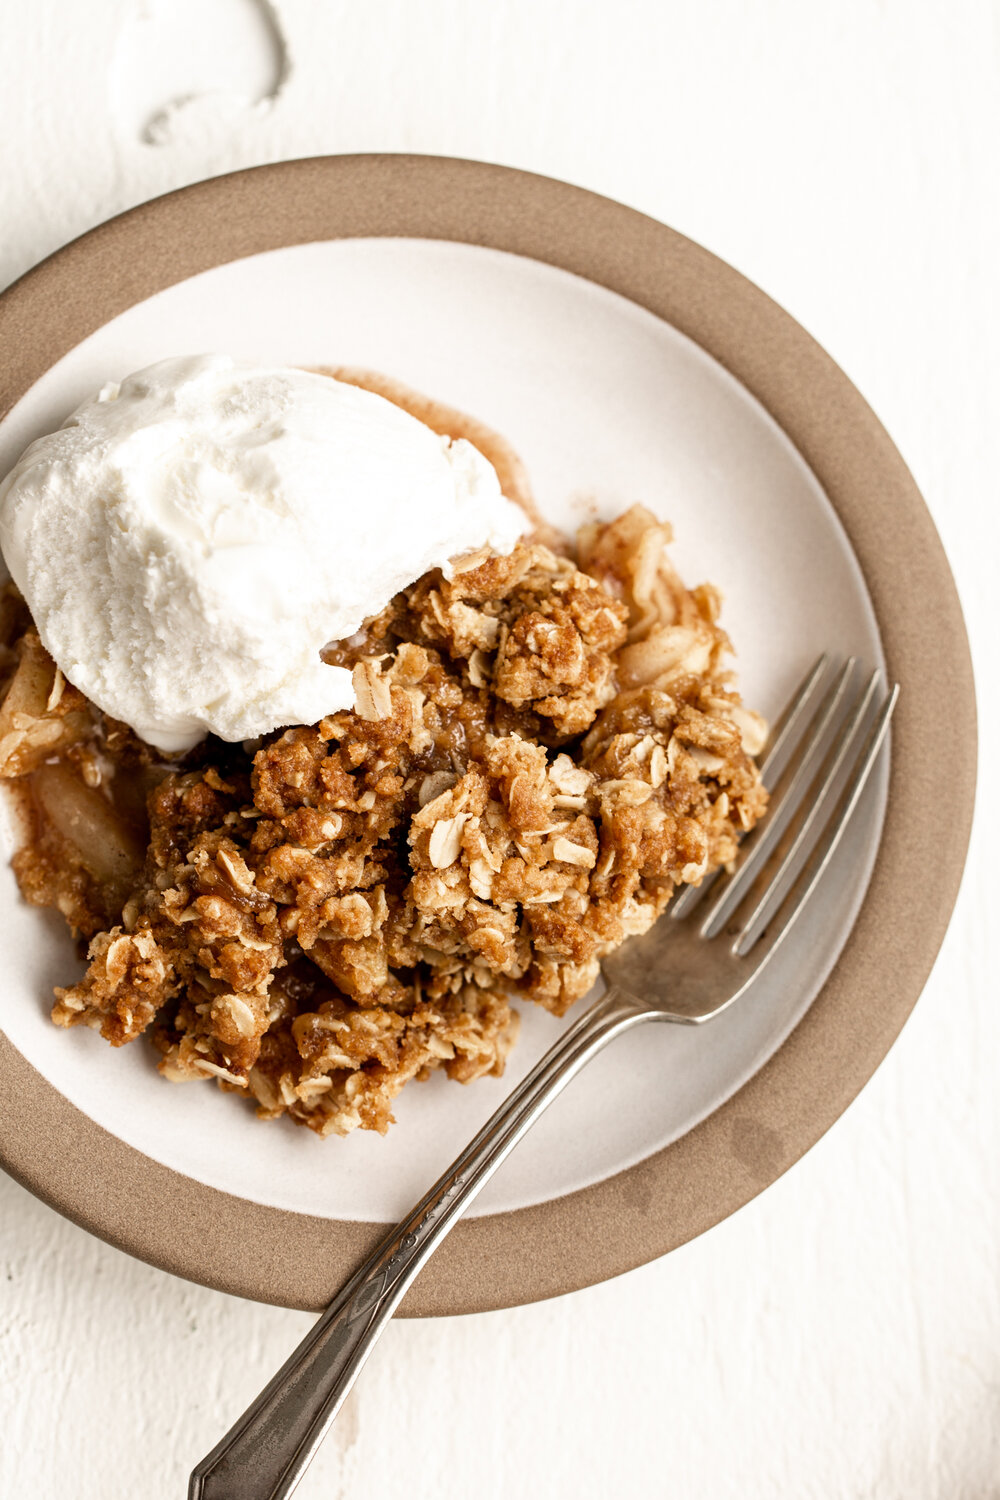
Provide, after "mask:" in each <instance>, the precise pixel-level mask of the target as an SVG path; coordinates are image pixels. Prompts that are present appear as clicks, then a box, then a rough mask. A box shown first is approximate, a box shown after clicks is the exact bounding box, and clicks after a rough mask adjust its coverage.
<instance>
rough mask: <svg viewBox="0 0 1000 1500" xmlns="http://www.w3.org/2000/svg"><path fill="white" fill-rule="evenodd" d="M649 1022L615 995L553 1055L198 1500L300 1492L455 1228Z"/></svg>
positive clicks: (320, 1335)
mask: <svg viewBox="0 0 1000 1500" xmlns="http://www.w3.org/2000/svg"><path fill="white" fill-rule="evenodd" d="M649 1017H650V1011H649V1009H648V1007H647V1006H643V1005H640V1004H639V1003H638V1002H636V1001H634V1000H632V999H631V998H630V997H629V996H627V995H625V994H624V993H623V992H621V991H619V990H617V989H615V988H611V989H609V990H608V991H607V992H606V993H605V994H604V995H603V996H602V997H601V998H600V999H599V1000H597V1001H595V1002H594V1004H593V1005H592V1006H591V1007H590V1008H589V1009H588V1010H587V1011H586V1012H585V1013H584V1014H583V1015H582V1016H581V1017H580V1019H579V1020H578V1021H577V1022H576V1024H575V1025H574V1026H572V1027H571V1028H570V1030H569V1031H568V1032H567V1033H566V1035H565V1036H563V1037H562V1038H561V1039H560V1040H559V1041H558V1042H557V1043H556V1044H555V1046H554V1047H552V1048H550V1050H549V1051H548V1052H546V1054H545V1056H544V1057H543V1058H542V1059H541V1061H540V1062H539V1063H538V1064H537V1065H536V1067H535V1068H534V1069H533V1070H532V1071H531V1073H529V1074H528V1076H527V1078H525V1079H524V1081H523V1082H522V1083H521V1084H520V1085H519V1087H518V1088H516V1089H515V1090H514V1092H513V1094H512V1095H511V1096H510V1098H509V1099H508V1100H507V1101H506V1103H504V1104H503V1105H501V1107H500V1109H498V1110H497V1112H496V1114H495V1115H493V1116H492V1118H491V1119H490V1120H488V1121H487V1123H486V1124H485V1125H484V1126H483V1128H482V1130H481V1131H480V1132H479V1134H478V1135H477V1136H476V1137H475V1139H474V1140H472V1141H471V1142H470V1143H469V1145H468V1146H467V1147H466V1148H465V1150H464V1151H463V1152H462V1154H461V1155H460V1156H459V1157H458V1158H457V1160H456V1161H454V1162H453V1163H452V1165H451V1166H450V1167H449V1168H448V1170H447V1171H446V1172H445V1173H444V1175H443V1176H442V1177H440V1178H439V1179H438V1181H437V1182H436V1183H435V1184H434V1186H433V1187H432V1188H431V1190H430V1191H429V1192H428V1193H427V1194H426V1195H425V1196H424V1197H423V1198H422V1199H421V1200H420V1202H419V1203H418V1204H417V1206H416V1207H415V1208H414V1209H413V1210H412V1212H411V1213H409V1214H408V1215H407V1217H406V1218H405V1219H404V1220H403V1222H402V1223H401V1224H400V1225H399V1226H398V1227H397V1228H396V1229H393V1230H392V1231H391V1232H390V1233H389V1234H388V1235H387V1236H386V1237H385V1239H383V1240H382V1242H381V1243H380V1244H379V1245H378V1246H377V1247H376V1248H375V1250H374V1251H373V1252H372V1254H371V1255H370V1256H369V1257H368V1259H367V1260H366V1261H365V1262H364V1263H363V1264H362V1265H361V1266H359V1268H358V1270H357V1271H355V1273H354V1275H353V1276H352V1277H351V1279H350V1280H349V1281H348V1282H347V1284H346V1285H345V1286H344V1288H343V1290H342V1291H341V1292H340V1293H339V1294H338V1295H337V1296H336V1297H335V1298H334V1300H333V1302H332V1303H331V1304H330V1306H329V1307H328V1308H327V1310H326V1312H325V1313H324V1314H323V1316H322V1317H321V1318H320V1320H319V1322H318V1323H316V1324H315V1326H314V1327H313V1328H311V1329H310V1331H309V1332H308V1333H307V1334H306V1336H305V1338H304V1339H303V1340H302V1342H301V1344H299V1346H298V1348H297V1349H296V1350H294V1352H293V1353H292V1354H291V1356H290V1357H289V1358H288V1359H287V1360H286V1361H285V1363H284V1364H283V1365H282V1367H281V1369H280V1370H279V1371H278V1373H277V1375H275V1376H274V1378H273V1379H272V1380H271V1381H270V1383H269V1384H268V1385H267V1386H265V1388H264V1390H263V1391H261V1393H260V1395H259V1396H258V1397H257V1399H256V1400H255V1401H254V1402H253V1404H252V1405H251V1406H249V1407H248V1408H247V1410H246V1411H245V1412H244V1413H243V1415H242V1416H241V1417H240V1418H239V1420H238V1421H237V1422H236V1423H235V1425H234V1426H233V1427H231V1428H230V1430H229V1432H228V1433H227V1434H226V1436H225V1437H224V1438H223V1439H222V1441H221V1442H220V1443H218V1444H217V1445H216V1447H214V1448H213V1449H212V1451H211V1453H209V1454H208V1455H207V1457H205V1458H203V1459H202V1460H201V1462H200V1463H199V1464H197V1465H196V1466H195V1468H194V1470H193V1471H192V1474H191V1483H190V1488H189V1490H188V1500H285V1497H286V1496H288V1495H290V1494H291V1493H292V1490H293V1489H294V1488H295V1486H296V1484H297V1483H298V1481H299V1480H300V1479H301V1477H302V1475H303V1474H304V1473H305V1471H306V1469H307V1467H308V1466H309V1463H310V1461H311V1460H312V1458H313V1455H314V1454H315V1452H316V1449H317V1448H318V1447H319V1445H320V1443H321V1442H322V1440H323V1438H324V1436H325V1435H326V1432H327V1430H328V1428H329V1427H330V1426H331V1424H332V1422H333V1420H334V1418H335V1417H336V1415H337V1412H338V1411H339V1410H340V1407H341V1405H342V1404H343V1401H344V1398H345V1396H346V1395H347V1393H348V1391H349V1390H350V1389H351V1386H352V1385H353V1384H354V1381H355V1379H356V1378H357V1376H358V1373H359V1371H360V1370H361V1367H362V1366H363V1364H364V1362H365V1360H366V1359H367V1358H368V1355H369V1354H370V1353H371V1351H372V1349H373V1347H374V1345H375V1342H376V1340H377V1339H378V1337H379V1335H380V1334H381V1332H382V1330H383V1328H384V1327H385V1325H386V1324H387V1323H388V1321H389V1319H390V1318H391V1317H392V1315H393V1313H394V1312H395V1310H396V1308H397V1307H398V1306H399V1303H400V1301H401V1300H402V1298H403V1296H404V1295H405V1293H406V1291H407V1290H408V1288H409V1287H410V1286H411V1285H412V1283H413V1282H414V1280H415V1279H416V1277H417V1275H418V1274H419V1272H420V1270H421V1268H422V1267H423V1265H424V1264H425V1262H426V1261H427V1260H428V1258H429V1257H430V1256H431V1255H432V1254H433V1252H434V1250H435V1249H436V1248H437V1246H438V1245H439V1244H440V1243H441V1241H442V1240H443V1239H444V1237H445V1235H446V1234H447V1233H448V1231H449V1230H450V1229H451V1227H452V1225H453V1224H454V1223H455V1222H456V1220H457V1219H459V1218H460V1217H461V1215H462V1214H463V1213H464V1212H465V1210H466V1209H467V1208H468V1206H469V1204H470V1203H471V1202H472V1200H473V1199H474V1198H475V1197H476V1196H477V1194H478V1193H479V1192H480V1191H481V1189H482V1188H483V1187H485V1185H486V1183H487V1182H489V1180H490V1178H491V1177H492V1176H493V1173H494V1172H495V1171H496V1170H497V1168H498V1167H499V1166H500V1164H501V1162H503V1161H504V1160H505V1159H506V1157H507V1156H508V1155H509V1153H510V1152H511V1151H513V1149H514V1147H515V1146H516V1145H517V1143H518V1141H519V1140H520V1139H521V1137H522V1136H523V1135H524V1134H525V1133H526V1132H527V1131H528V1130H529V1129H530V1127H531V1126H532V1125H533V1124H534V1122H535V1121H536V1120H537V1119H538V1117H539V1115H540V1114H542V1112H543V1110H545V1109H546V1108H547V1107H548V1105H549V1104H551V1103H552V1100H553V1099H554V1098H555V1097H556V1095H557V1094H560V1093H561V1092H562V1090H563V1089H564V1088H565V1087H566V1085H567V1084H568V1083H569V1081H570V1079H571V1078H573V1077H575V1076H576V1074H577V1073H578V1072H579V1071H580V1069H581V1068H583V1067H584V1066H585V1065H586V1064H587V1063H588V1062H589V1061H590V1059H591V1058H592V1057H595V1056H596V1054H597V1053H598V1052H600V1050H601V1049H602V1048H603V1047H605V1046H606V1045H607V1043H608V1042H610V1041H612V1040H613V1038H614V1037H616V1036H619V1035H620V1034H621V1033H622V1032H623V1031H627V1030H629V1029H630V1028H631V1027H632V1026H634V1025H636V1024H638V1022H640V1021H643V1020H646V1019H648V1018H649Z"/></svg>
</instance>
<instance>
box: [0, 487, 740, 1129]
mask: <svg viewBox="0 0 1000 1500" xmlns="http://www.w3.org/2000/svg"><path fill="white" fill-rule="evenodd" d="M669 540H670V532H669V528H668V527H667V526H665V525H664V524H662V523H660V522H659V521H657V520H656V519H655V518H654V517H653V516H652V515H651V514H650V513H649V512H647V511H645V510H643V509H642V508H641V507H634V508H633V509H631V510H629V511H627V512H626V513H625V514H624V515H622V516H620V517H619V518H618V519H617V520H615V521H613V522H611V523H608V524H596V523H595V524H593V525H589V526H586V527H584V528H583V529H582V531H581V532H580V534H579V537H578V539H577V546H576V550H575V554H574V555H573V556H570V555H569V553H568V552H561V551H558V550H555V549H554V547H552V546H549V545H545V544H544V543H543V542H542V541H541V540H539V539H538V538H537V536H536V537H535V538H529V539H528V540H526V541H525V542H523V543H522V544H520V545H518V547H517V548H516V549H515V551H514V552H513V553H512V554H511V555H510V556H509V557H496V556H485V555H480V556H478V557H472V558H469V559H466V561H465V565H464V566H463V567H461V568H460V569H457V570H456V572H455V576H454V578H453V579H452V580H451V581H450V582H449V581H446V580H445V579H444V578H443V576H442V575H441V574H440V573H439V572H434V573H430V574H427V575H425V576H424V577H423V578H421V579H419V580H418V582H417V583H416V584H414V586H413V587H412V588H410V589H408V590H406V591H405V592H404V593H402V594H400V595H398V596H397V597H396V598H395V599H394V600H393V601H392V603H391V605H390V606H389V607H388V608H387V609H386V610H384V611H383V612H382V614H380V615H379V616H377V617H376V618H375V619H373V620H371V621H369V622H368V624H367V625H366V627H365V629H364V630H363V631H362V632H361V633H360V634H359V635H358V636H356V637H354V638H352V640H351V642H349V643H341V644H340V645H338V646H336V647H334V648H331V650H330V652H329V659H330V660H332V661H336V662H337V663H339V664H341V665H345V666H348V667H350V668H351V669H352V671H353V674H354V684H355V692H356V696H357V710H356V711H355V712H344V713H338V714H335V715H333V716H331V717H329V718H326V719H323V720H321V722H320V723H319V724H316V725H312V726H298V727H293V728H289V729H287V730H286V731H285V732H283V733H279V734H275V735H272V736H269V737H267V738H266V739H264V740H263V741H262V742H260V743H257V744H253V745H247V746H239V745H227V744H224V743H222V742H221V741H219V740H215V739H209V740H207V741H206V742H205V743H204V744H203V745H202V746H199V747H198V749H197V750H196V751H193V752H191V754H190V755H189V756H187V757H186V758H185V759H184V760H183V761H182V762H175V763H171V764H166V763H164V762H163V760H162V758H160V757H158V755H157V754H156V752H154V751H152V750H151V749H149V747H147V746H145V745H144V744H143V743H142V742H141V741H139V740H138V739H137V738H136V737H135V735H133V734H132V732H131V731H130V730H128V729H126V728H125V727H124V726H123V725H121V724H118V723H116V722H114V721H112V720H110V719H108V718H107V717H106V716H105V715H103V714H101V713H100V712H99V711H98V710H97V709H96V708H95V707H94V706H93V705H91V704H90V703H89V702H88V701H87V700H86V699H85V698H84V697H83V695H82V694H81V693H79V692H78V691H77V689H76V688H74V687H73V686H72V685H71V684H70V683H68V682H67V681H66V680H65V678H64V677H63V675H62V673H61V672H60V671H59V670H58V669H57V668H56V666H55V664H54V663H53V662H52V660H51V659H50V658H49V657H48V655H47V654H46V652H45V651H44V649H43V648H42V646H41V643H40V642H39V640H38V636H37V634H36V633H35V631H34V629H33V627H32V625H31V621H30V618H29V617H28V615H27V611H26V609H25V607H24V605H23V602H22V601H21V600H20V599H19V597H18V596H17V594H16V592H15V591H14V590H13V588H12V587H8V589H7V591H6V593H5V595H4V598H3V604H2V614H0V627H2V631H3V635H2V638H3V640H4V641H5V642H6V643H7V644H5V645H4V646H3V647H2V648H0V673H2V675H3V676H4V677H6V679H7V686H6V696H5V698H4V701H3V705H2V708H0V776H3V777H5V778H7V779H8V780H10V781H11V782H12V783H13V784H14V786H15V787H17V788H19V789H20V790H21V795H22V798H23V805H24V808H25V813H26V821H27V829H28V832H27V836H26V838H25V841H24V843H23V846H22V847H21V848H20V850H19V851H18V853H17V854H16V855H15V856H14V869H15V872H16V874H17V878H18V881H19V884H20V888H21V891H22V893H23V894H24V896H25V898H26V899H27V900H28V901H31V902H33V903H35V904H37V905H40V906H50V907H54V908H56V909H57V910H59V911H60V912H61V913H62V914H63V916H64V917H65V919H66V921H67V923H68V924H69V925H70V927H71V928H72V929H73V931H74V933H75V934H76V935H77V937H78V938H79V939H80V941H81V944H82V945H83V946H84V947H85V948H86V954H87V958H88V968H87V972H86V975H85V977H84V978H82V979H81V980H80V981H79V982H78V983H76V984H73V985H69V986H67V987H66V988H60V989H58V990H57V991H56V1003H55V1007H54V1010H53V1013H52V1014H53V1020H54V1021H55V1022H56V1024H57V1025H59V1026H75V1025H80V1024H82V1025H86V1026H90V1027H93V1028H94V1029H96V1030H99V1031H100V1033H101V1035H102V1036H104V1037H105V1038H106V1039H107V1040H108V1041H109V1042H111V1044H112V1045H114V1046H121V1045H122V1044H123V1043H125V1042H130V1041H132V1040H134V1039H135V1038H136V1037H138V1036H139V1035H141V1034H142V1033H143V1032H148V1034H149V1035H150V1036H151V1038H152V1041H153V1045H154V1046H155V1047H156V1049H157V1051H158V1052H159V1054H160V1059H161V1060H160V1063H159V1067H160V1071H161V1072H162V1073H163V1074H164V1075H165V1077H166V1078H168V1079H171V1080H174V1081H183V1080H189V1079H199V1078H201V1079H204V1078H214V1079H215V1080H217V1082H218V1085H219V1086H220V1087H221V1088H222V1089H224V1090H226V1091H229V1092H232V1093H237V1094H241V1095H243V1096H245V1097H247V1098H249V1099H251V1100H252V1101H253V1102H254V1104H255V1105H256V1108H257V1112H258V1114H259V1115H261V1116H262V1117H264V1118H273V1117H276V1116H279V1115H288V1116H289V1117H290V1118H291V1119H292V1120H294V1121H295V1122H297V1123H299V1124H303V1125H308V1126H310V1127H311V1128H312V1129H313V1130H316V1131H318V1132H319V1133H320V1134H321V1135H327V1134H330V1133H335V1134H338V1135H345V1134H347V1133H348V1132H349V1131H351V1130H353V1129H355V1128H356V1127H358V1126H361V1127H364V1128H366V1129H374V1130H378V1131H381V1132H384V1131H385V1130H386V1129H387V1127H388V1125H389V1123H390V1122H391V1121H392V1118H393V1116H392V1104H393V1099H394V1098H395V1096H396V1095H397V1094H398V1093H399V1091H400V1089H402V1087H403V1086H404V1085H405V1084H406V1083H407V1082H408V1081H409V1080H410V1079H412V1078H426V1077H427V1076H428V1074H429V1073H430V1071H431V1070H432V1069H435V1068H443V1069H444V1071H445V1072H446V1074H447V1075H448V1076H449V1077H450V1078H453V1079H457V1080H458V1081H460V1082H463V1083H466V1082H469V1081H470V1080H472V1079H474V1078H478V1077H480V1076H482V1075H484V1074H487V1073H492V1074H499V1073H501V1072H502V1071H503V1067H504V1062H505V1059H506V1057H507V1054H508V1052H509V1050H510V1048H511V1046H512V1044H513V1042H514V1039H515V1036H516V1031H517V1021H518V1017H517V1013H516V1011H514V1010H513V1009H512V1007H511V1001H512V1000H513V999H515V998H521V999H522V1000H527V1001H535V1002H537V1003H538V1004H541V1005H544V1006H545V1007H546V1008H547V1009H549V1010H550V1011H552V1012H554V1013H555V1014H556V1015H562V1014H563V1012H564V1011H565V1010H566V1009H567V1008H568V1007H569V1006H570V1005H571V1004H572V1003H573V1002H574V1001H575V1000H577V999H578V998H579V997H580V996H581V995H583V994H584V993H585V992H586V991H587V990H588V989H589V988H590V986H591V985H592V984H593V982H594V980H595V978H596V976H597V972H598V963H599V960H600V958H601V957H602V955H603V954H605V953H607V952H609V951H610V950H611V949H612V948H614V947H616V946H617V945H618V944H619V943H621V942H623V941H624V940H625V939H626V938H627V937H629V936H630V935H632V934H634V933H640V932H643V931H645V930H646V929H647V928H648V927H649V926H650V925H651V924H652V922H654V921H655V919H656V917H657V916H658V915H659V913H660V912H661V911H662V910H663V908H664V906H665V905H666V903H667V901H668V900H669V898H670V896H671V894H672V892H673V890H674V889H675V887H676V886H677V885H678V884H682V883H688V882H698V881H700V880H701V879H702V877H703V876H704V875H705V873H706V872H708V871H710V870H711V869H713V868H715V867H716V866H718V865H719V864H724V863H726V862H727V861H729V860H730V859H731V858H732V857H733V855H734V854H735V851H736V845H737V841H738V839H739V837H740V835H741V834H742V833H743V832H744V831H746V830H747V829H749V828H751V827H752V826H753V824H754V823H755V822H756V821H757V819H758V818H759V817H760V816H761V814H762V812H763V810H764V808H765V805H766V793H765V791H764V789H763V786H762V783H761V781H760V776H759V773H758V770H757V767H756V765H755V763H754V760H753V756H754V755H755V754H756V753H757V752H758V751H759V749H760V748H761V745H762V743H763V739H764V733H765V731H764V725H763V722H762V720H761V719H760V718H759V717H758V716H757V715H756V714H753V713H751V712H749V711H748V710H747V709H745V708H744V707H743V706H742V704H741V702H740V698H739V696H738V694H737V692H736V691H735V688H734V686H733V680H732V676H731V674H730V673H729V672H728V671H727V670H726V668H725V665H724V658H725V655H726V653H727V651H728V650H729V643H728V641H727V638H726V636H725V634H724V633H723V631H722V630H721V629H720V627H719V625H718V612H719V597H718V594H717V593H716V591H715V590H714V589H713V588H711V587H710V586H708V585H702V586H701V587H700V588H696V589H693V590H688V589H687V588H685V587H684V585H683V584H682V582H681V581H680V579H679V578H678V577H677V575H676V573H675V572H674V570H673V568H672V566H671V564H670V561H669V558H668V555H667V551H666V545H667V543H668V542H669Z"/></svg>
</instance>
